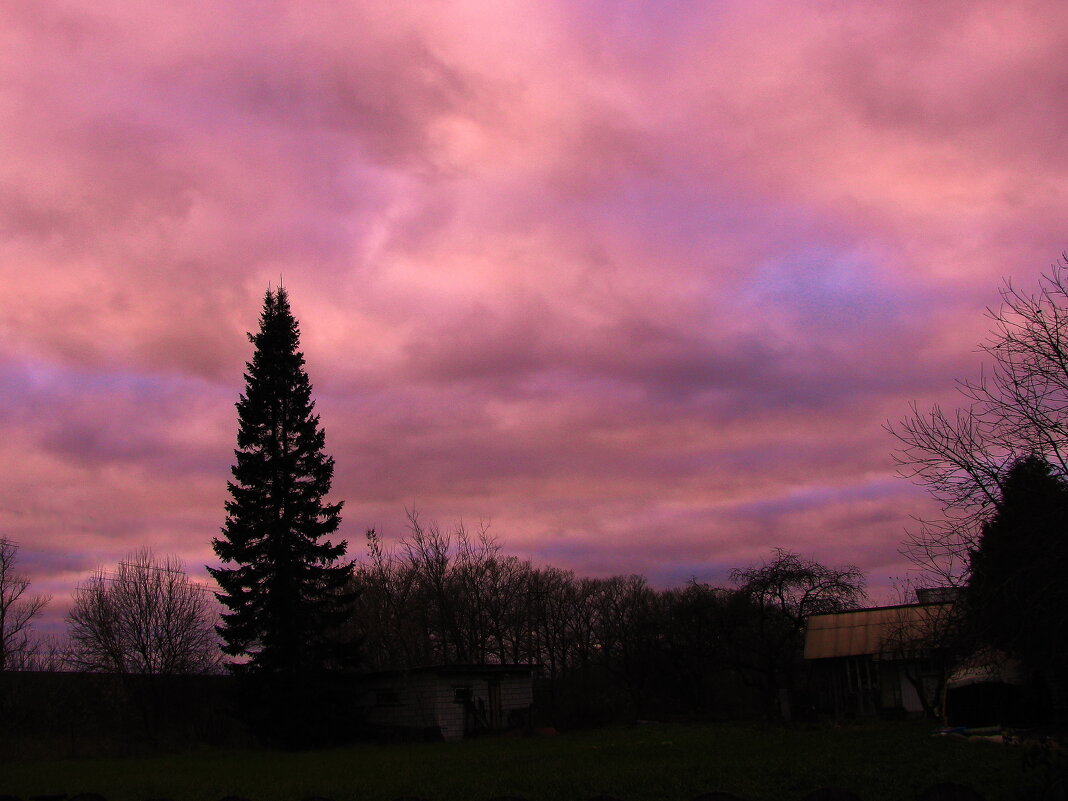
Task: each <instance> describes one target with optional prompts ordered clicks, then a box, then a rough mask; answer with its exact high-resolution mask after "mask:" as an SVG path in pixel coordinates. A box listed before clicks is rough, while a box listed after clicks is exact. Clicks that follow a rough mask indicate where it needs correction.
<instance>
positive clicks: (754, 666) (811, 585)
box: [729, 548, 866, 716]
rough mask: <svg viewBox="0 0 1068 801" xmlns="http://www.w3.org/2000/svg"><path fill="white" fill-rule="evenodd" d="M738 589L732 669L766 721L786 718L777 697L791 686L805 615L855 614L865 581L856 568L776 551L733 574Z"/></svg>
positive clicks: (801, 642) (734, 603)
mask: <svg viewBox="0 0 1068 801" xmlns="http://www.w3.org/2000/svg"><path fill="white" fill-rule="evenodd" d="M730 577H731V581H733V582H734V583H735V584H736V585H737V586H738V591H737V593H736V594H735V596H734V598H733V599H732V600H733V603H732V606H733V615H732V616H733V617H735V619H736V620H735V625H734V626H733V629H734V630H733V631H732V633H731V634H730V637H729V639H730V640H731V646H732V649H733V650H734V654H735V661H736V665H737V667H738V668H739V669H740V670H741V671H742V675H743V676H746V677H747V678H748V679H749V680H750V682H751V683H752V684H753V685H754V686H755V687H757V688H758V689H759V690H760V691H761V692H762V693H763V694H764V698H765V703H766V704H767V712H768V714H769V715H771V716H776V715H779V714H786V713H787V712H788V710H786V709H783V708H781V704H780V691H782V690H787V689H789V688H790V686H791V685H792V684H793V680H794V676H795V674H796V672H797V670H798V667H799V663H800V658H801V650H802V646H803V642H804V631H805V622H806V621H807V620H808V617H809V615H814V614H821V613H826V612H840V611H842V610H845V609H855V608H856V607H857V606H859V605H860V602H861V601H862V600H864V598H865V597H866V596H865V591H864V586H865V583H866V582H865V576H864V573H863V572H862V571H861V570H860V568H858V567H856V566H855V565H845V566H843V567H827V566H826V565H823V564H821V563H819V562H816V561H814V560H811V559H805V558H803V557H801V556H799V555H798V554H796V553H793V552H791V551H787V550H784V549H782V548H776V549H775V550H774V551H773V552H772V558H771V559H769V560H768V561H766V562H764V564H762V565H760V566H757V567H749V568H745V569H738V568H735V569H734V570H732V571H731V573H730Z"/></svg>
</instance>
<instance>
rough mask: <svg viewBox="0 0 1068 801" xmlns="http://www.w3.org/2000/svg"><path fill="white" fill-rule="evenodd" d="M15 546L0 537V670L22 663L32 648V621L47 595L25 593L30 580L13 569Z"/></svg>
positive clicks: (41, 607) (44, 603)
mask: <svg viewBox="0 0 1068 801" xmlns="http://www.w3.org/2000/svg"><path fill="white" fill-rule="evenodd" d="M18 550H19V549H18V546H17V545H16V544H15V543H13V542H11V541H10V540H7V539H3V538H0V672H2V671H5V670H15V669H19V668H20V667H24V666H25V664H26V663H27V661H28V660H29V659H30V657H31V656H32V655H33V653H34V651H35V643H36V641H35V640H34V639H33V638H32V637H31V624H32V622H33V619H34V618H35V617H37V615H38V614H40V612H41V610H42V609H44V608H45V606H46V605H47V604H48V602H49V600H51V599H50V598H49V597H47V596H44V595H31V596H28V595H26V590H28V589H29V587H30V580H29V579H28V578H26V577H25V576H21V575H19V574H18V573H16V572H15V561H16V558H17V556H18Z"/></svg>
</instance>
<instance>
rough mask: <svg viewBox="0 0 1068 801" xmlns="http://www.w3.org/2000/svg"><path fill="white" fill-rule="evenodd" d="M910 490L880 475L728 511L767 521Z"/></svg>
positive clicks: (801, 490)
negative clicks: (854, 482) (867, 479)
mask: <svg viewBox="0 0 1068 801" xmlns="http://www.w3.org/2000/svg"><path fill="white" fill-rule="evenodd" d="M910 490H911V485H909V484H908V483H907V482H904V481H902V480H901V479H900V478H898V477H897V476H889V477H886V476H883V477H879V478H874V479H871V480H870V481H864V482H859V483H856V484H849V485H846V486H827V485H814V486H805V487H798V488H796V489H794V490H791V491H790V492H787V493H785V494H782V495H779V496H778V497H775V498H768V499H766V500H759V501H753V502H751V503H742V504H738V505H737V506H734V507H733V508H732V509H731V510H730V515H731V516H732V517H742V518H757V519H761V520H766V519H770V518H775V517H780V516H782V515H788V514H795V513H798V512H805V511H809V510H811V509H822V508H825V507H828V506H833V505H836V504H841V503H847V502H856V501H868V500H881V499H885V498H890V497H898V496H900V495H902V493H908V492H909V491H910Z"/></svg>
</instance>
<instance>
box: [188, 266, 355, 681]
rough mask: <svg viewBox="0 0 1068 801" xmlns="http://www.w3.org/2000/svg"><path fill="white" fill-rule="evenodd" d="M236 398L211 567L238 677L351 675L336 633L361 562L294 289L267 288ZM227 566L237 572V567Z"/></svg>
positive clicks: (228, 651)
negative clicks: (346, 529) (348, 538)
mask: <svg viewBox="0 0 1068 801" xmlns="http://www.w3.org/2000/svg"><path fill="white" fill-rule="evenodd" d="M248 336H249V340H250V341H251V342H252V344H253V345H254V346H255V352H254V354H253V357H252V361H251V362H248V363H246V368H247V372H246V374H245V392H244V394H243V395H241V397H240V400H238V402H237V415H238V432H237V450H235V451H234V453H235V455H236V457H237V463H236V464H235V465H234V466H233V468H232V473H233V477H234V479H233V481H229V482H227V489H228V490H229V493H230V499H229V500H228V501H227V503H226V513H227V517H226V524H225V525H224V526H223V528H222V536H221V537H218V538H216V539H214V540H213V541H212V545H213V546H214V548H215V553H216V554H217V555H218V556H219V558H220V559H221V560H222V563H223V565H224V566H223V567H220V568H218V569H213V570H210V571H209V572H210V573H211V575H212V577H213V578H214V579H215V580H216V581H217V582H218V583H219V586H220V587H221V588H222V592H221V593H217V597H218V599H219V601H220V602H221V603H222V604H223V606H225V607H226V608H227V609H228V610H229V611H228V612H225V613H223V615H222V625H221V626H219V627H218V632H219V634H220V636H221V637H222V639H223V647H222V650H223V652H224V653H226V654H228V655H230V656H232V657H236V658H237V661H236V662H235V663H234V664H233V666H232V667H233V669H234V670H235V672H238V673H246V674H251V675H254V676H256V675H258V676H260V677H268V676H273V677H276V678H278V679H285V680H289V679H296V680H297V682H296V683H292V684H290V683H289V682H288V681H287V682H286V683H287V684H290V686H296V684H297V683H299V682H300V677H305V676H308V675H309V674H316V673H321V672H322V671H324V670H326V671H329V670H337V669H339V668H340V669H343V668H345V667H347V666H348V665H347V664H346V663H347V661H348V660H347V659H346V658H345V657H346V654H345V649H344V648H343V646H341V645H339V644H338V640H337V639H336V638H335V637H333V636H331V635H332V632H333V631H335V630H336V629H337V628H338V626H339V625H340V624H341V623H342V622H343V621H344V620H345V618H346V617H347V616H348V614H349V612H350V609H351V606H352V602H353V601H354V596H353V595H352V594H351V593H350V589H351V586H352V575H353V564H354V563H353V562H351V561H349V562H342V561H339V560H341V558H342V557H343V556H344V555H345V551H346V548H347V543H346V542H345V541H344V540H342V541H340V542H337V543H334V542H331V541H330V540H328V539H325V538H326V537H327V536H329V535H330V534H333V533H335V532H336V531H337V528H338V524H339V523H340V522H341V506H342V503H335V504H330V503H327V502H326V501H325V500H324V499H325V497H326V495H327V493H328V492H329V491H330V482H331V480H332V478H333V474H334V460H333V458H331V457H330V456H327V455H326V454H325V453H324V452H323V447H324V444H325V441H326V437H325V433H324V431H323V429H322V428H321V427H320V426H319V415H317V414H315V413H314V409H315V402H314V401H313V400H312V399H311V384H310V382H309V381H308V375H307V373H306V372H305V369H304V355H303V354H302V353H301V352H300V351H299V350H298V347H299V344H300V331H299V329H298V327H297V321H296V320H295V319H294V317H293V314H292V312H291V311H290V308H289V298H288V296H287V294H286V291H285V289H283V288H282V287H279V288H278V290H277V291H275V292H272V291H271V290H270V289H268V290H267V294H266V297H265V298H264V302H263V313H262V314H261V315H260V330H259V332H258V333H256V334H249V335H248ZM228 565H235V566H234V567H228Z"/></svg>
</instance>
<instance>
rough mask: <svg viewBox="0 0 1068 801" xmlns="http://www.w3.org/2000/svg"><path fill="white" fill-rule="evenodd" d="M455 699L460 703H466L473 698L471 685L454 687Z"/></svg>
mask: <svg viewBox="0 0 1068 801" xmlns="http://www.w3.org/2000/svg"><path fill="white" fill-rule="evenodd" d="M452 691H453V699H452V700H454V701H455V702H456V703H458V704H466V703H468V702H469V701H470V700H471V688H470V687H453V688H452Z"/></svg>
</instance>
